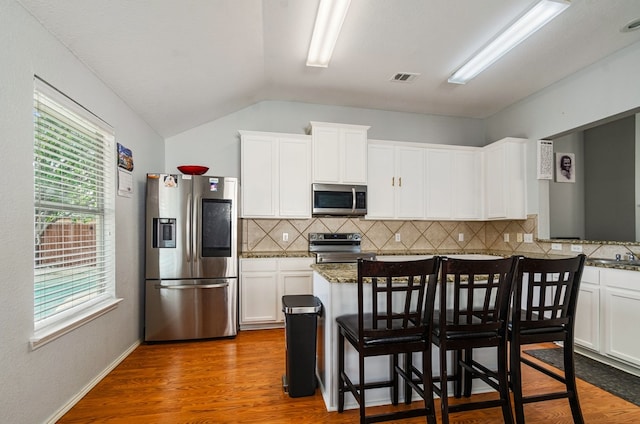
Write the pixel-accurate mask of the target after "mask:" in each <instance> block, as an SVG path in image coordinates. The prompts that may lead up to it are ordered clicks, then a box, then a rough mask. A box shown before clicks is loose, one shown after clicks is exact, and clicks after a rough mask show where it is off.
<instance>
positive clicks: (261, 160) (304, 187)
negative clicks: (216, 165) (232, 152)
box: [240, 131, 311, 218]
mask: <svg viewBox="0 0 640 424" xmlns="http://www.w3.org/2000/svg"><path fill="white" fill-rule="evenodd" d="M240 134H241V197H242V202H241V207H242V214H241V216H242V217H243V218H310V217H311V139H310V137H309V136H306V135H295V134H282V133H263V132H253V131H240Z"/></svg>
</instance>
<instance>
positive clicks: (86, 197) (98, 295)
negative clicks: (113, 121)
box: [34, 80, 115, 329]
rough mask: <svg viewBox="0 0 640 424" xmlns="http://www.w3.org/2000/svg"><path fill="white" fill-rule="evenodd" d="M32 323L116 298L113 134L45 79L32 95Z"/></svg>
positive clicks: (46, 321)
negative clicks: (33, 231) (33, 237)
mask: <svg viewBox="0 0 640 424" xmlns="http://www.w3.org/2000/svg"><path fill="white" fill-rule="evenodd" d="M34 129H35V136H34V193H35V198H34V217H35V220H34V224H35V256H34V276H35V277H34V321H35V327H36V329H38V328H39V327H42V326H45V325H48V324H50V323H52V322H57V321H59V320H62V319H65V317H70V316H72V315H73V313H74V312H75V311H78V310H81V309H83V308H85V307H87V306H89V305H93V304H94V303H96V302H98V301H100V300H101V299H102V298H104V297H107V296H109V297H111V296H113V295H114V294H115V293H114V280H115V278H114V252H115V247H114V240H113V239H114V220H115V219H114V187H113V173H114V172H113V169H112V167H113V165H112V163H113V161H112V158H113V157H114V156H113V155H114V153H113V151H114V150H113V144H114V133H113V129H111V128H110V127H109V126H108V125H106V124H105V123H104V122H102V121H101V120H100V119H99V118H97V117H95V116H94V115H92V114H91V113H90V112H88V111H87V110H85V109H84V108H82V107H81V106H79V105H78V104H76V103H75V102H73V100H71V99H69V98H68V97H66V96H64V95H63V94H61V93H59V92H58V91H56V90H55V89H53V88H52V87H50V86H48V85H47V84H46V83H43V82H42V81H39V80H36V87H35V91H34Z"/></svg>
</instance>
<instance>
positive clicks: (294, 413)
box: [58, 329, 640, 424]
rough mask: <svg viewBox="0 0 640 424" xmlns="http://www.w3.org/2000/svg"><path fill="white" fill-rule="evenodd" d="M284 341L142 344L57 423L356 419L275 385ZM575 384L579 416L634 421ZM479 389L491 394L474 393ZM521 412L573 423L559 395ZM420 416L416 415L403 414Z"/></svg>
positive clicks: (532, 386)
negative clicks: (577, 392) (580, 406)
mask: <svg viewBox="0 0 640 424" xmlns="http://www.w3.org/2000/svg"><path fill="white" fill-rule="evenodd" d="M284 343H285V341H284V330H282V329H276V330H258V331H242V332H240V333H239V334H238V336H237V338H235V339H221V340H208V341H196V342H179V343H163V344H143V345H141V346H140V347H138V348H137V349H136V350H135V351H134V352H132V353H131V355H129V357H127V358H126V359H125V360H124V361H123V362H122V363H121V364H120V365H119V366H118V367H116V368H115V369H114V370H113V371H112V372H111V373H110V374H109V375H108V376H107V377H106V378H104V379H103V380H102V381H101V382H100V383H98V384H97V385H96V387H94V388H93V389H92V390H91V391H90V392H89V393H88V394H87V395H86V396H85V397H84V398H83V399H82V400H80V402H78V404H76V405H75V406H74V407H73V408H72V409H71V410H70V411H69V412H68V413H67V414H65V416H64V417H62V418H61V419H60V420H59V421H58V423H60V424H76V423H83V424H84V423H88V422H92V423H113V424H120V423H122V424H124V423H127V424H129V423H133V424H138V423H171V424H175V423H273V424H276V423H278V424H282V423H292V424H294V423H295V424H298V423H331V424H342V423H355V422H358V412H357V410H349V411H345V412H344V413H342V414H339V413H337V412H327V411H326V409H325V406H324V402H323V400H322V396H321V395H320V393H319V391H317V392H316V394H315V395H314V396H309V397H303V398H290V397H289V396H288V395H287V394H286V393H284V392H283V391H282V374H283V373H284V368H285V357H284V356H285V346H284ZM540 347H547V346H545V345H540ZM529 348H530V347H529ZM523 378H524V379H525V381H527V384H526V385H525V390H526V392H525V393H534V392H536V391H545V390H548V389H549V388H552V387H554V386H557V385H558V384H559V383H557V382H556V381H554V380H552V379H550V378H548V377H546V376H544V375H541V374H540V373H537V372H534V371H532V370H530V369H529V368H528V367H524V369H523ZM578 388H579V395H580V401H581V404H582V410H583V414H584V418H585V421H586V422H587V423H598V424H603V423H616V424H631V423H637V422H640V407H637V406H635V405H633V404H631V403H629V402H626V401H624V400H622V399H620V398H617V397H615V396H613V395H611V394H609V393H607V392H605V391H603V390H601V389H599V388H597V387H595V386H592V385H590V384H588V383H586V382H584V381H579V382H578ZM480 396H483V397H490V396H493V394H487V395H475V396H474V399H476V398H478V397H480ZM453 401H455V400H453ZM417 404H418V403H417V402H416V403H414V405H417ZM436 406H437V407H439V404H438V402H437V400H436ZM389 408H390V407H380V408H377V409H379V410H380V411H382V410H385V409H389ZM525 413H526V416H527V423H531V424H535V423H541V424H542V423H544V424H565V423H566V424H569V423H572V422H573V421H572V419H571V413H570V411H569V406H568V403H567V401H566V400H556V401H550V402H544V403H538V404H530V405H526V406H525ZM423 422H425V421H424V419H420V418H414V419H409V420H404V421H403V423H423ZM451 422H452V423H457V424H474V423H487V424H494V423H495V424H501V423H502V419H501V413H500V411H499V410H498V409H490V410H485V411H470V412H466V413H458V414H453V415H452V416H451Z"/></svg>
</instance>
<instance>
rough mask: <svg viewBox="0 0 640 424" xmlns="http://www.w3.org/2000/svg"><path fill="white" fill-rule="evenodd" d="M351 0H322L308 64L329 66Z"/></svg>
mask: <svg viewBox="0 0 640 424" xmlns="http://www.w3.org/2000/svg"><path fill="white" fill-rule="evenodd" d="M350 4H351V0H320V5H319V6H318V15H317V16H316V24H315V26H314V27H313V36H312V37H311V45H310V46H309V56H307V66H319V67H323V68H326V67H327V66H329V61H330V60H331V55H332V54H333V48H334V47H335V45H336V41H338V35H339V34H340V29H342V23H343V22H344V18H345V16H347V11H348V10H349V5H350Z"/></svg>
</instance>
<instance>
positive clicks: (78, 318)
mask: <svg viewBox="0 0 640 424" xmlns="http://www.w3.org/2000/svg"><path fill="white" fill-rule="evenodd" d="M120 302H122V299H115V298H110V299H107V300H105V301H103V302H100V303H98V304H96V305H93V306H91V307H89V308H87V309H84V310H82V311H81V312H79V313H78V314H76V315H74V316H73V317H72V318H70V319H66V320H64V322H59V323H56V324H52V325H50V326H47V327H45V328H42V329H39V330H38V331H36V332H35V333H34V335H33V337H31V339H30V340H29V344H30V346H31V350H36V349H38V348H40V347H42V346H44V345H46V344H47V343H49V342H51V341H53V340H55V339H57V338H58V337H61V336H63V335H65V334H67V333H69V332H71V331H73V330H75V329H76V328H78V327H81V326H83V325H84V324H86V323H88V322H90V321H93V320H94V319H96V318H98V317H100V316H102V315H104V314H106V313H107V312H109V311H112V310H114V309H115V308H117V307H118V303H120Z"/></svg>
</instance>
